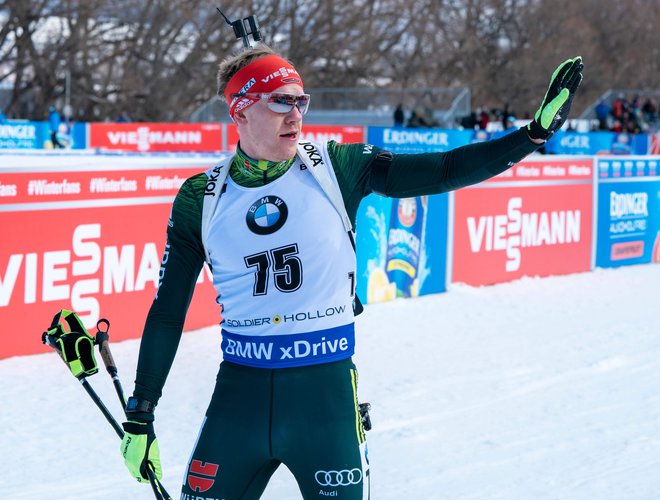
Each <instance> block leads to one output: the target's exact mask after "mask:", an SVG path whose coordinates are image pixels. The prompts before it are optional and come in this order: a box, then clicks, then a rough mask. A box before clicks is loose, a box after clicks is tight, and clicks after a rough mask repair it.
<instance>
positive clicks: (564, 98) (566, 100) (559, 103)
mask: <svg viewBox="0 0 660 500" xmlns="http://www.w3.org/2000/svg"><path fill="white" fill-rule="evenodd" d="M582 68H584V65H583V64H582V57H581V56H577V57H574V58H572V59H567V60H566V61H564V62H563V63H561V64H560V65H559V67H558V68H557V69H556V70H555V72H554V73H553V74H552V79H551V80H550V86H549V87H548V91H547V92H546V94H545V97H544V98H543V102H542V103H541V107H540V108H539V109H538V111H537V112H536V114H535V115H534V120H533V121H532V122H531V123H530V124H529V125H527V133H528V134H529V136H530V137H531V138H532V139H542V140H544V141H547V140H548V139H549V138H550V137H552V134H554V133H555V132H556V131H557V130H559V129H560V128H561V126H562V125H563V124H564V122H565V121H566V118H568V112H569V111H570V109H571V103H572V102H573V97H574V96H575V91H576V90H577V89H578V87H579V86H580V83H581V82H582Z"/></svg>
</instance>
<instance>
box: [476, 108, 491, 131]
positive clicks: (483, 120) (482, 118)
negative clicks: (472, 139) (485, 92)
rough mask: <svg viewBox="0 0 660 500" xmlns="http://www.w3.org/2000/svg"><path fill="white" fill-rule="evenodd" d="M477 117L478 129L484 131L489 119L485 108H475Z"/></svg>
mask: <svg viewBox="0 0 660 500" xmlns="http://www.w3.org/2000/svg"><path fill="white" fill-rule="evenodd" d="M477 116H478V118H479V128H480V129H481V130H486V129H487V128H488V121H489V117H488V111H486V107H485V106H482V107H481V108H477Z"/></svg>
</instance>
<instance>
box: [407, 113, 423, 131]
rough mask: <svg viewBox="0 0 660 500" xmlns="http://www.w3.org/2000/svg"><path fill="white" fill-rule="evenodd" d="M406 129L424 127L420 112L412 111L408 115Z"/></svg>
mask: <svg viewBox="0 0 660 500" xmlns="http://www.w3.org/2000/svg"><path fill="white" fill-rule="evenodd" d="M407 126H408V127H410V128H420V127H423V126H424V119H423V118H422V114H421V112H419V111H417V110H416V109H413V110H412V111H411V113H410V118H408V125H407Z"/></svg>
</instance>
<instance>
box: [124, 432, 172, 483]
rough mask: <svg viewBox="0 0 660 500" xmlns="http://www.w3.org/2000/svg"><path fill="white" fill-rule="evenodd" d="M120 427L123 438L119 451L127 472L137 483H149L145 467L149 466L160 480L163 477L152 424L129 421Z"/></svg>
mask: <svg viewBox="0 0 660 500" xmlns="http://www.w3.org/2000/svg"><path fill="white" fill-rule="evenodd" d="M122 426H123V427H124V438H123V439H122V440H121V448H120V451H121V454H122V456H123V457H124V462H125V463H126V467H127V468H128V471H129V472H130V473H131V474H132V475H133V477H134V478H135V479H137V480H138V482H141V483H142V482H149V476H148V475H147V467H149V466H151V468H152V469H153V471H154V472H155V474H156V477H157V478H158V480H160V479H161V478H162V477H163V470H162V469H161V466H160V450H159V449H158V440H157V439H156V434H155V432H154V424H153V422H149V423H144V422H136V421H133V420H130V421H128V422H124V423H123V424H122Z"/></svg>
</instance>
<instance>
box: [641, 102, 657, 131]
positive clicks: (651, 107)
mask: <svg viewBox="0 0 660 500" xmlns="http://www.w3.org/2000/svg"><path fill="white" fill-rule="evenodd" d="M657 112H658V105H657V104H656V102H655V99H651V98H650V97H647V98H646V100H645V101H644V104H642V114H643V115H644V120H645V121H646V123H648V124H649V125H653V124H654V123H655V120H656V113H657Z"/></svg>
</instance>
